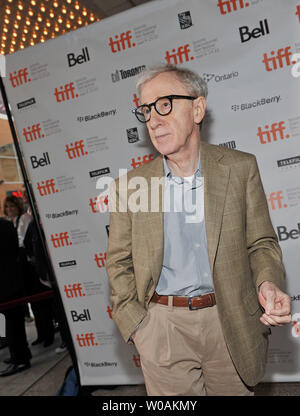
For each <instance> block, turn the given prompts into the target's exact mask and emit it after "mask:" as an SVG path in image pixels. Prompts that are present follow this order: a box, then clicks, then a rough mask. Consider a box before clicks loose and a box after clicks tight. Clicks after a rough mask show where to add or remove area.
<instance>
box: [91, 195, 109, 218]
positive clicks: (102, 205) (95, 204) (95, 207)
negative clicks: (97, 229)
mask: <svg viewBox="0 0 300 416" xmlns="http://www.w3.org/2000/svg"><path fill="white" fill-rule="evenodd" d="M89 206H90V207H91V209H92V212H93V213H94V214H96V213H97V212H107V211H108V196H107V195H106V196H103V195H101V196H99V197H97V196H96V197H95V198H90V202H89Z"/></svg>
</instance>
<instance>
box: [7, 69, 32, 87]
mask: <svg viewBox="0 0 300 416" xmlns="http://www.w3.org/2000/svg"><path fill="white" fill-rule="evenodd" d="M9 80H10V82H11V85H12V87H13V88H16V87H19V86H20V85H23V84H27V83H28V82H30V81H31V79H30V78H28V69H27V68H22V69H19V70H18V71H14V73H10V74H9Z"/></svg>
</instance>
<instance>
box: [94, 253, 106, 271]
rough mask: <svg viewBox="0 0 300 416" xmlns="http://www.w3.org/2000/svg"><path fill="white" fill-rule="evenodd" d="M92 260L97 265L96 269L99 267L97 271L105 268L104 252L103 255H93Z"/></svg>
mask: <svg viewBox="0 0 300 416" xmlns="http://www.w3.org/2000/svg"><path fill="white" fill-rule="evenodd" d="M94 260H95V262H96V264H97V267H99V269H102V268H103V267H105V262H106V252H104V253H99V254H98V253H95V255H94Z"/></svg>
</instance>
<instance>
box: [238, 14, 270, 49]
mask: <svg viewBox="0 0 300 416" xmlns="http://www.w3.org/2000/svg"><path fill="white" fill-rule="evenodd" d="M239 32H240V37H241V42H242V43H244V42H248V40H250V39H251V38H259V37H260V36H265V35H268V34H269V33H270V30H269V26H268V21H267V19H264V20H263V21H262V20H260V21H259V27H256V28H254V29H253V30H252V31H249V27H248V26H241V27H239Z"/></svg>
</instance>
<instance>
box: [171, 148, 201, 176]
mask: <svg viewBox="0 0 300 416" xmlns="http://www.w3.org/2000/svg"><path fill="white" fill-rule="evenodd" d="M163 164H164V175H165V177H167V178H169V179H172V178H173V179H174V178H180V179H181V180H182V182H183V181H184V179H183V178H181V177H179V176H175V175H174V174H173V173H172V172H171V169H170V168H169V166H168V163H167V159H166V157H165V156H163ZM194 177H196V178H198V177H199V178H200V177H201V160H200V153H199V156H198V167H197V169H196V172H195V173H194Z"/></svg>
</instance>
